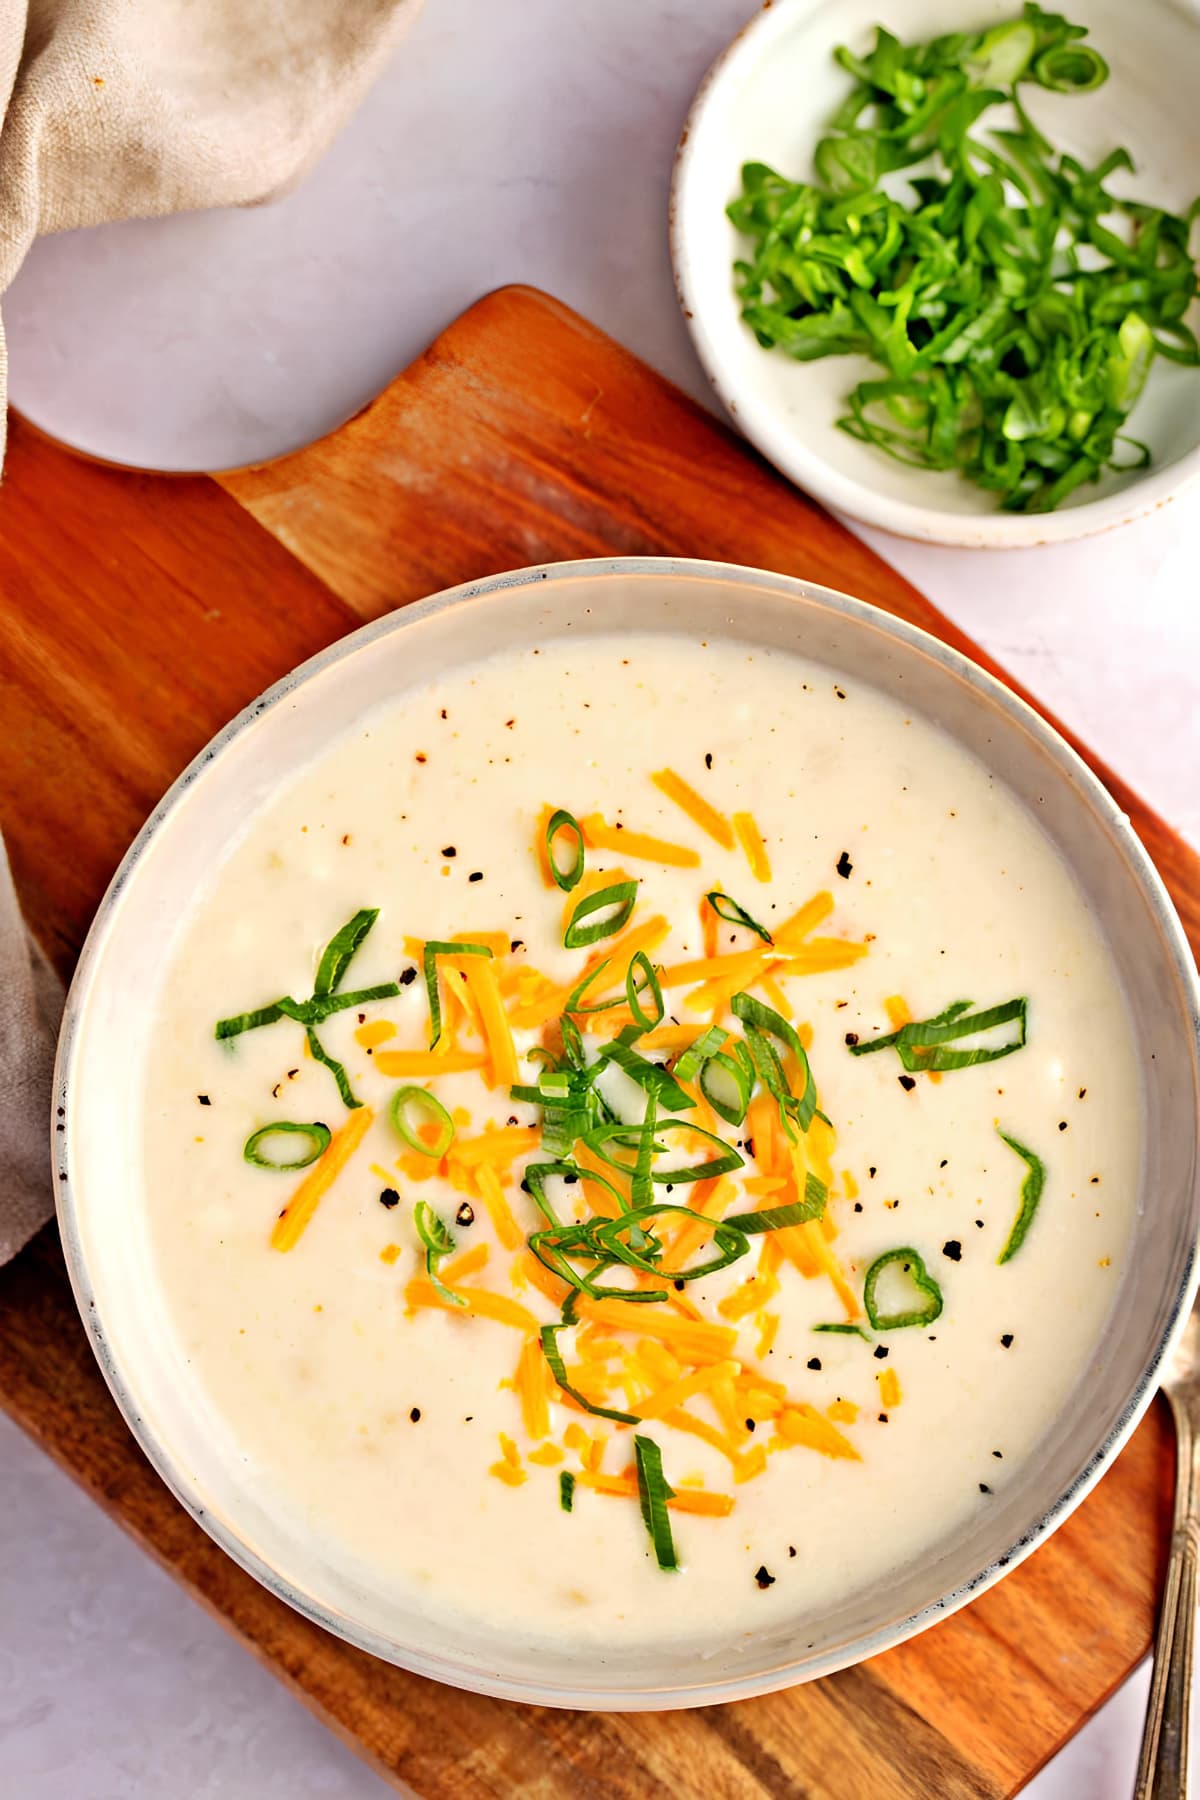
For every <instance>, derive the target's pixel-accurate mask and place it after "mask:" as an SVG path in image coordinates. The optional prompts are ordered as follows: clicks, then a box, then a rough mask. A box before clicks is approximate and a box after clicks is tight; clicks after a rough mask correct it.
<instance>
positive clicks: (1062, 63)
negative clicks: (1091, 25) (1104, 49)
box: [1033, 44, 1109, 94]
mask: <svg viewBox="0 0 1200 1800" xmlns="http://www.w3.org/2000/svg"><path fill="white" fill-rule="evenodd" d="M1108 76H1109V68H1108V64H1107V63H1106V62H1105V60H1104V58H1103V57H1102V56H1101V55H1100V54H1099V53H1098V52H1097V51H1095V50H1093V49H1092V47H1091V45H1090V44H1060V45H1058V46H1057V47H1056V48H1055V49H1053V50H1043V51H1042V54H1041V55H1040V56H1039V57H1038V58H1037V60H1036V61H1035V63H1034V65H1033V78H1034V80H1035V81H1037V82H1039V83H1040V84H1041V86H1042V87H1044V88H1049V89H1050V90H1051V92H1053V93H1055V94H1090V93H1091V92H1092V91H1093V90H1094V89H1095V88H1098V87H1103V86H1104V83H1105V82H1106V81H1107V80H1108Z"/></svg>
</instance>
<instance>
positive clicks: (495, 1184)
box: [475, 1163, 525, 1250]
mask: <svg viewBox="0 0 1200 1800" xmlns="http://www.w3.org/2000/svg"><path fill="white" fill-rule="evenodd" d="M475 1179H476V1181H477V1182H478V1184H479V1195H480V1198H481V1199H482V1201H483V1204H484V1205H485V1206H486V1207H487V1209H488V1216H489V1217H490V1219H491V1221H492V1225H493V1227H494V1228H495V1232H496V1236H497V1237H498V1238H499V1239H500V1242H501V1243H502V1244H503V1245H504V1248H505V1249H506V1250H519V1249H520V1248H521V1246H522V1244H523V1243H524V1242H525V1233H524V1232H523V1231H522V1230H521V1227H520V1226H519V1225H518V1224H517V1221H516V1220H515V1219H514V1218H513V1216H512V1212H511V1210H510V1208H509V1204H508V1201H507V1200H506V1199H505V1198H504V1190H503V1189H502V1188H501V1186H500V1177H499V1176H498V1175H497V1173H496V1171H495V1169H492V1168H489V1167H488V1165H487V1164H486V1163H484V1164H483V1165H482V1166H481V1167H480V1168H479V1169H477V1170H476V1172H475Z"/></svg>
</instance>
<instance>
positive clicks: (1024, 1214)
mask: <svg viewBox="0 0 1200 1800" xmlns="http://www.w3.org/2000/svg"><path fill="white" fill-rule="evenodd" d="M997 1133H998V1135H999V1136H1000V1137H1002V1138H1003V1139H1004V1142H1005V1143H1006V1144H1007V1145H1008V1147H1009V1149H1010V1150H1014V1151H1015V1152H1016V1154H1017V1155H1018V1156H1019V1157H1020V1158H1021V1161H1022V1162H1023V1163H1024V1164H1025V1167H1026V1169H1027V1170H1028V1173H1027V1175H1026V1176H1025V1179H1024V1181H1022V1183H1021V1206H1020V1210H1019V1211H1018V1213H1017V1216H1016V1218H1015V1219H1014V1220H1013V1224H1012V1230H1011V1231H1010V1232H1009V1234H1008V1238H1007V1240H1006V1242H1005V1245H1004V1248H1003V1250H1001V1252H1000V1254H999V1256H998V1257H997V1258H996V1261H997V1262H998V1263H1006V1262H1010V1261H1011V1260H1012V1258H1013V1257H1014V1256H1015V1255H1016V1254H1017V1251H1018V1250H1019V1249H1020V1248H1021V1245H1022V1244H1023V1243H1024V1242H1025V1234H1026V1233H1027V1232H1028V1230H1029V1227H1030V1226H1031V1225H1032V1224H1033V1215H1034V1213H1035V1212H1036V1211H1037V1209H1038V1201H1039V1200H1040V1199H1041V1197H1042V1189H1043V1188H1044V1187H1045V1185H1046V1165H1045V1163H1044V1162H1043V1161H1042V1159H1041V1157H1040V1156H1035V1155H1034V1153H1033V1151H1032V1150H1030V1149H1027V1148H1026V1146H1025V1145H1024V1144H1021V1143H1018V1142H1017V1139H1016V1138H1015V1137H1010V1136H1009V1134H1008V1132H1007V1131H1000V1129H999V1127H997Z"/></svg>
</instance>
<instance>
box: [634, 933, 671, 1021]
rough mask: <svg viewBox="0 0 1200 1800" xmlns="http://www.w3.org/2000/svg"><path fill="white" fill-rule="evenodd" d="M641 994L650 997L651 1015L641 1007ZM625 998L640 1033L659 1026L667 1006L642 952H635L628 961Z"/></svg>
mask: <svg viewBox="0 0 1200 1800" xmlns="http://www.w3.org/2000/svg"><path fill="white" fill-rule="evenodd" d="M643 994H649V996H650V1000H651V1004H652V1005H653V1007H654V1011H653V1012H652V1013H650V1012H646V1011H645V1010H644V1008H643V1006H642V995H643ZM625 998H626V1001H627V1002H628V1004H629V1010H630V1012H631V1013H632V1014H633V1017H634V1021H635V1023H636V1024H637V1025H638V1026H640V1028H641V1030H642V1031H653V1030H654V1027H655V1026H656V1025H661V1023H662V1021H663V1017H664V1015H665V1013H666V1010H667V1005H666V1001H665V1000H664V999H663V991H662V986H661V984H660V982H659V979H658V976H657V974H656V973H655V969H654V964H653V963H652V962H651V961H650V958H649V957H648V956H647V955H646V952H645V951H644V950H637V951H635V952H634V954H633V956H632V957H631V958H630V960H629V968H628V969H627V970H626V973H625Z"/></svg>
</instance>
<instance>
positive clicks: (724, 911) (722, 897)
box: [705, 888, 775, 944]
mask: <svg viewBox="0 0 1200 1800" xmlns="http://www.w3.org/2000/svg"><path fill="white" fill-rule="evenodd" d="M705 899H706V900H707V901H708V904H709V905H710V906H711V907H712V909H713V911H714V912H715V913H716V915H717V917H718V919H724V920H725V922H726V923H727V924H729V925H741V926H744V928H745V929H746V930H747V931H753V932H754V933H755V934H756V936H758V937H760V938H761V939H762V941H763V943H764V944H773V943H774V942H775V939H774V938H773V937H772V936H771V934H770V932H769V931H768V930H767V928H766V926H765V925H760V924H759V922H758V920H757V919H754V918H751V916H750V914H749V913H748V912H747V911H746V909H745V907H744V906H739V905H738V903H737V901H736V900H732V899H731V898H730V897H729V895H728V894H723V893H722V892H721V890H720V888H714V889H713V891H712V893H711V894H706V895H705Z"/></svg>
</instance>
